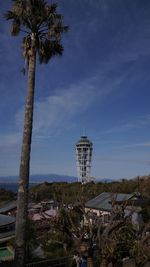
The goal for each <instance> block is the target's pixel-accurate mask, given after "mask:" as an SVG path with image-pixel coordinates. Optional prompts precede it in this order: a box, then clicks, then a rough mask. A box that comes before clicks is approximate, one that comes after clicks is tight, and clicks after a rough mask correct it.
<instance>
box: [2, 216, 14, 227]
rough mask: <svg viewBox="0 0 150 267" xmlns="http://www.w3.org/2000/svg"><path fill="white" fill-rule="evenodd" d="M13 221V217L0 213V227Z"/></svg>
mask: <svg viewBox="0 0 150 267" xmlns="http://www.w3.org/2000/svg"><path fill="white" fill-rule="evenodd" d="M15 221H16V219H15V218H14V217H11V216H6V215H2V214H0V227H4V226H7V225H9V224H12V223H15Z"/></svg>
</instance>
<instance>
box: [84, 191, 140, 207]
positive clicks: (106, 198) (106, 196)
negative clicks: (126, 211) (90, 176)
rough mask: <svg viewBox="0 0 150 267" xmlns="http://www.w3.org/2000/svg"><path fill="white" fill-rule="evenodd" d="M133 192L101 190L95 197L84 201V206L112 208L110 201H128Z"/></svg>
mask: <svg viewBox="0 0 150 267" xmlns="http://www.w3.org/2000/svg"><path fill="white" fill-rule="evenodd" d="M134 196H135V194H122V193H108V192H103V193H101V194H100V195H98V196H97V197H95V198H93V199H91V200H89V201H88V202H86V203H85V207H86V208H93V209H98V210H106V211H111V210H112V202H113V201H117V202H118V203H119V202H122V201H128V200H129V199H131V198H133V197H134Z"/></svg>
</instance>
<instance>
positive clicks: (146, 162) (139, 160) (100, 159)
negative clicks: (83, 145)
mask: <svg viewBox="0 0 150 267" xmlns="http://www.w3.org/2000/svg"><path fill="white" fill-rule="evenodd" d="M95 160H96V161H106V162H116V163H117V162H118V163H119V162H122V163H131V164H133V163H135V164H138V163H139V164H148V165H150V160H142V159H126V158H111V157H105V158H104V157H101V158H96V159H95Z"/></svg>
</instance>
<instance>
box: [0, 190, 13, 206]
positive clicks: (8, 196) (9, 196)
mask: <svg viewBox="0 0 150 267" xmlns="http://www.w3.org/2000/svg"><path fill="white" fill-rule="evenodd" d="M14 197H15V194H14V193H13V192H12V191H8V190H6V189H4V188H0V203H2V204H3V202H5V201H10V200H13V199H14Z"/></svg>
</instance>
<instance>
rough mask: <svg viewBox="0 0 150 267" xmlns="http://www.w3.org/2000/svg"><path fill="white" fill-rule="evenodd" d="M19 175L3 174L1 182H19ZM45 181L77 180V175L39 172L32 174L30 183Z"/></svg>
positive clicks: (71, 181)
mask: <svg viewBox="0 0 150 267" xmlns="http://www.w3.org/2000/svg"><path fill="white" fill-rule="evenodd" d="M17 182H18V176H5V177H3V176H1V177H0V183H17ZM43 182H68V183H73V182H77V177H74V176H68V175H59V174H37V175H31V176H30V183H43Z"/></svg>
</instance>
